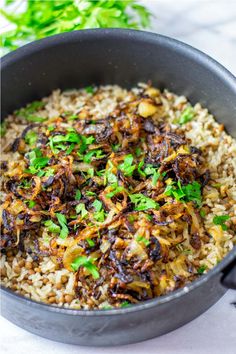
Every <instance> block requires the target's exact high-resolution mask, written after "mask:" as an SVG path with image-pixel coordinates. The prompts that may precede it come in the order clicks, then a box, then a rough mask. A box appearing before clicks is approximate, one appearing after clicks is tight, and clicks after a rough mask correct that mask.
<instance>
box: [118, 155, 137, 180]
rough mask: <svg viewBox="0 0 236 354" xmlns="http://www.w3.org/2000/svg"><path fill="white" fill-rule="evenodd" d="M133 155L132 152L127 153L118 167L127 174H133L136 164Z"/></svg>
mask: <svg viewBox="0 0 236 354" xmlns="http://www.w3.org/2000/svg"><path fill="white" fill-rule="evenodd" d="M133 160H134V158H133V156H132V155H131V154H129V155H126V156H125V158H124V162H123V163H121V164H120V165H119V166H118V168H119V169H120V170H121V171H122V172H123V173H124V175H125V176H132V173H133V172H134V170H135V168H136V166H135V165H132V164H133Z"/></svg>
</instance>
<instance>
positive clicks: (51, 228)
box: [44, 220, 61, 234]
mask: <svg viewBox="0 0 236 354" xmlns="http://www.w3.org/2000/svg"><path fill="white" fill-rule="evenodd" d="M44 225H45V226H46V227H47V229H48V231H50V232H53V233H56V234H59V233H60V231H61V228H60V226H58V225H57V224H55V223H54V222H53V221H52V220H47V221H45V223H44Z"/></svg>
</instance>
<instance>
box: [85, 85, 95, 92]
mask: <svg viewBox="0 0 236 354" xmlns="http://www.w3.org/2000/svg"><path fill="white" fill-rule="evenodd" d="M85 91H86V92H87V93H92V94H93V93H94V87H93V86H87V87H85Z"/></svg>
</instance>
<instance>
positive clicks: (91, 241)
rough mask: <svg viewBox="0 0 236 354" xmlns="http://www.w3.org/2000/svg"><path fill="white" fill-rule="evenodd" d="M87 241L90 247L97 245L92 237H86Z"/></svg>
mask: <svg viewBox="0 0 236 354" xmlns="http://www.w3.org/2000/svg"><path fill="white" fill-rule="evenodd" d="M86 241H87V242H88V245H89V247H94V246H95V242H94V241H93V240H91V239H90V238H86Z"/></svg>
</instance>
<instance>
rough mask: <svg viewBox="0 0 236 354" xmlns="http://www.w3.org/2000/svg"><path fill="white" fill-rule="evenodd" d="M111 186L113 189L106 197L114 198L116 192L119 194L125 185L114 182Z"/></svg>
mask: <svg viewBox="0 0 236 354" xmlns="http://www.w3.org/2000/svg"><path fill="white" fill-rule="evenodd" d="M111 188H112V191H111V192H109V193H107V194H106V198H112V197H114V196H115V195H116V194H118V193H120V192H122V191H123V190H124V187H122V186H118V185H117V183H114V184H112V185H111Z"/></svg>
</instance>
